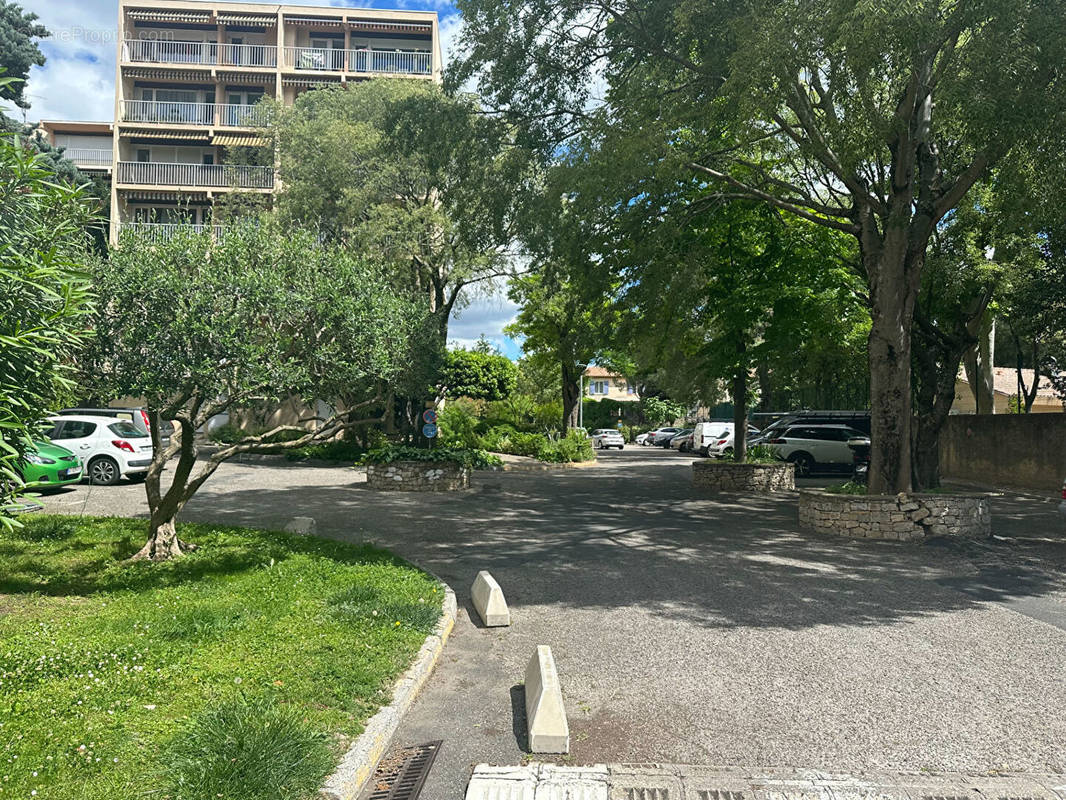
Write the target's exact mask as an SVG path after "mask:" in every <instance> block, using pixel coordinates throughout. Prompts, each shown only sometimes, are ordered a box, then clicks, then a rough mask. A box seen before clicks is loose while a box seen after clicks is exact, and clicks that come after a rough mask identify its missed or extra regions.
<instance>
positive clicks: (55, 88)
mask: <svg viewBox="0 0 1066 800" xmlns="http://www.w3.org/2000/svg"><path fill="white" fill-rule="evenodd" d="M21 4H22V7H23V9H24V10H26V11H30V12H33V13H35V14H37V16H38V17H40V20H39V22H40V23H41V24H43V25H44V26H45V27H46V28H48V30H49V31H51V32H52V35H51V37H50V38H48V39H45V40H43V41H42V42H41V43H40V48H41V52H43V53H44V55H45V58H46V63H45V65H44V66H43V67H33V69H32V70H31V71H30V77H29V81H28V82H27V86H26V90H25V94H26V99H27V100H29V102H30V108H29V110H27V111H26V112H25V119H26V120H27V121H29V122H35V121H37V120H40V119H67V120H108V121H110V120H111V119H113V117H114V108H115V54H116V42H115V38H116V35H117V33H116V26H117V19H118V0H22V3H21ZM286 4H288V5H314V6H326V5H330V6H339V7H353V8H368V7H369V8H405V9H417V10H426V11H436V12H437V14H438V15H439V20H440V22H439V24H440V37H441V51H442V54H443V56H444V63H445V65H447V63H448V59H449V58H450V57H451V56H452V55H453V53H454V45H455V43H456V41H457V38H458V33H459V28H460V25H461V22H462V20H461V17H460V15H459V12H458V11H457V10H456V8H455V6H454V5H453V4H452V3H450V2H446V0H387V1H384V0H379V1H378V2H366V1H364V2H359V3H356V2H351V3H345V2H330V1H329V0H308V1H307V2H302V1H301V0H286ZM5 111H6V113H7V114H8V115H9V116H12V117H15V118H22V117H23V112H22V111H21V110H20V109H17V108H14V107H13V106H10V105H9V106H7V108H5ZM516 312H517V307H516V306H515V305H514V304H513V303H511V302H510V300H508V299H507V297H506V296H504V294H503V293H502V291H499V290H497V291H496V292H494V293H492V294H485V293H481V294H480V295H479V296H477V297H474V298H471V300H470V303H469V304H468V305H467V307H466V308H464V309H463V310H461V311H460V312H458V313H457V314H454V315H453V317H452V322H451V327H450V335H451V338H452V340H453V344H455V345H458V346H469V345H471V344H473V342H474V341H476V340H477V338H478V337H479V336H481V335H482V334H484V335H485V336H486V337H487V338H488V339H489V340H490V341H492V342H494V343H495V344H496V346H497V347H499V348H500V349H501V350H502V351H503V352H504V353H505V354H506V355H508V356H510V357H511V358H517V357H518V355H519V353H520V350H519V347H518V345H517V344H516V342H515V341H514V340H512V339H511V338H509V337H507V336H505V335H504V334H503V327H504V326H505V325H507V324H508V323H509V322H510V321H511V320H512V319H514V315H515V313H516Z"/></svg>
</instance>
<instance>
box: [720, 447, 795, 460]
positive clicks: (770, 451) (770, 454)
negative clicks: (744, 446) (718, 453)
mask: <svg viewBox="0 0 1066 800" xmlns="http://www.w3.org/2000/svg"><path fill="white" fill-rule="evenodd" d="M729 458H731V459H733V456H730V457H729ZM733 460H735V459H733ZM744 460H745V461H747V462H748V463H749V464H773V463H774V462H775V461H781V460H782V458H781V455H780V454H779V453H778V452H777V450H776V449H775V448H773V447H771V446H770V445H768V444H757V445H755V446H754V447H749V448H748V453H747V457H746V458H745V459H744Z"/></svg>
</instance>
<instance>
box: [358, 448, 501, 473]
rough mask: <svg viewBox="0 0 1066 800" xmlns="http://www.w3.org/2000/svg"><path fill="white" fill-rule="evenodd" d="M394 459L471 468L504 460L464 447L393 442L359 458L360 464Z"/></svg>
mask: <svg viewBox="0 0 1066 800" xmlns="http://www.w3.org/2000/svg"><path fill="white" fill-rule="evenodd" d="M394 461H428V462H435V463H441V462H445V461H450V462H453V463H455V464H459V465H460V466H463V467H469V468H470V469H488V468H489V467H498V466H499V465H500V464H502V463H503V461H501V460H500V458H499V456H494V455H493V454H492V453H486V452H485V451H484V450H477V449H472V448H463V447H434V448H433V449H432V450H426V449H423V448H421V447H410V446H409V445H401V444H391V445H385V446H384V447H378V448H375V449H374V450H370V451H369V452H367V453H365V454H364V455H363V457H362V458H361V459H360V460H359V463H360V464H391V463H393V462H394Z"/></svg>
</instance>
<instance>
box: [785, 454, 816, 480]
mask: <svg viewBox="0 0 1066 800" xmlns="http://www.w3.org/2000/svg"><path fill="white" fill-rule="evenodd" d="M788 460H789V461H790V462H791V463H793V464H795V465H796V477H797V478H806V477H807V476H808V475H810V474H811V473H812V472H813V471H814V459H813V458H811V457H810V456H809V455H807V454H806V453H793V454H792V455H790V456H789V457H788Z"/></svg>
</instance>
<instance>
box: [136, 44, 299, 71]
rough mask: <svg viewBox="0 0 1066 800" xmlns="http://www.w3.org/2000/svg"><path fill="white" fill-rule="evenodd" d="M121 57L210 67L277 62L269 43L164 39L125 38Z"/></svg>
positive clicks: (147, 62)
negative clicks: (218, 42) (225, 42)
mask: <svg viewBox="0 0 1066 800" xmlns="http://www.w3.org/2000/svg"><path fill="white" fill-rule="evenodd" d="M122 58H123V60H124V61H127V62H130V63H134V64H195V65H203V66H212V67H268V68H271V69H272V68H274V67H276V66H277V65H278V48H277V47H275V46H274V45H272V44H215V43H213V42H174V41H169V40H165V39H126V40H125V41H124V42H123V48H122Z"/></svg>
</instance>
